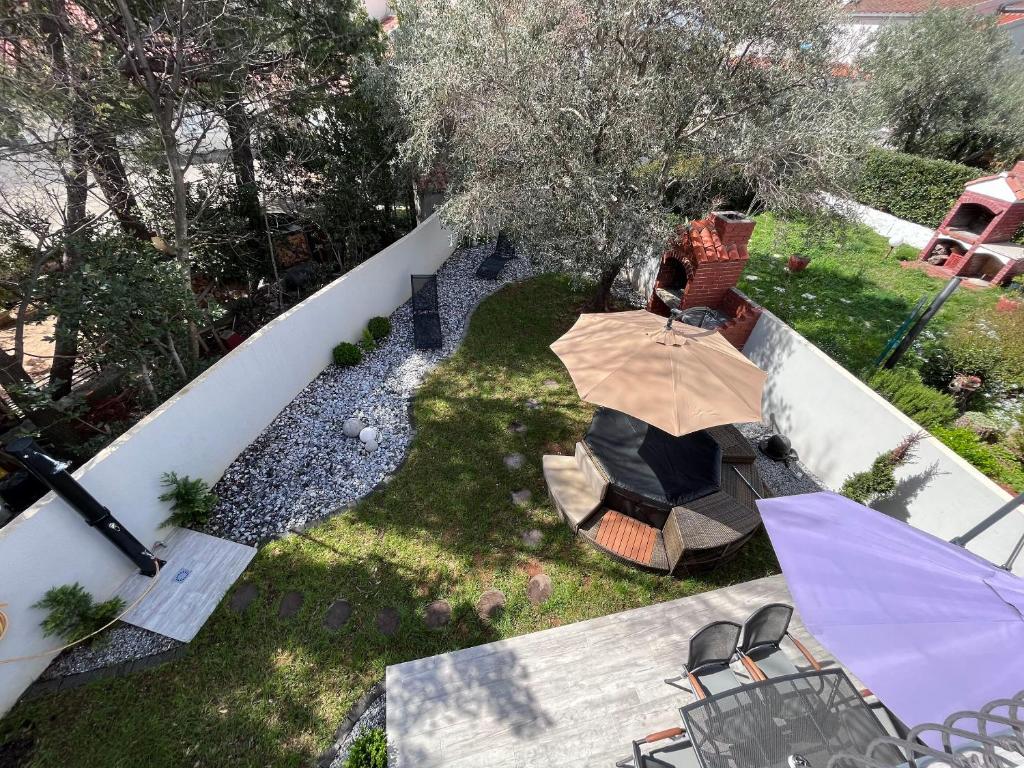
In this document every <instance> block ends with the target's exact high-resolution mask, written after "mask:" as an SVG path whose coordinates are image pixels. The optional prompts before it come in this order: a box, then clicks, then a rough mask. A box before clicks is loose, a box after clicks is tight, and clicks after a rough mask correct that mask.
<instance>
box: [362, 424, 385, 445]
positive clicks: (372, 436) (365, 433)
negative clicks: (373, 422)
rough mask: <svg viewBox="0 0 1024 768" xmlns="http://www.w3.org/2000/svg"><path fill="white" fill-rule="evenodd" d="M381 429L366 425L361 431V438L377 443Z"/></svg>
mask: <svg viewBox="0 0 1024 768" xmlns="http://www.w3.org/2000/svg"><path fill="white" fill-rule="evenodd" d="M379 436H380V430H378V429H377V428H376V427H365V428H364V429H363V430H361V431H360V432H359V439H360V440H361V441H362V442H364V443H376V442H377V438H378V437H379Z"/></svg>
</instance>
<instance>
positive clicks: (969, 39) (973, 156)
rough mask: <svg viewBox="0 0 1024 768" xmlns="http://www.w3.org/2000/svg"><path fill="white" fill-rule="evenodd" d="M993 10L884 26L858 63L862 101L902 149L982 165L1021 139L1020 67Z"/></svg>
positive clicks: (939, 12) (947, 12) (1014, 150)
mask: <svg viewBox="0 0 1024 768" xmlns="http://www.w3.org/2000/svg"><path fill="white" fill-rule="evenodd" d="M997 21H998V14H985V15H982V14H978V13H976V12H975V11H974V10H972V9H969V8H964V9H962V10H954V9H939V8H938V7H935V8H933V9H932V10H929V11H927V12H926V13H924V14H921V15H918V16H914V17H911V18H910V19H908V20H907V21H906V22H905V23H901V24H889V25H886V26H884V27H883V28H882V30H881V31H880V32H879V34H878V37H877V39H876V40H875V41H874V45H873V46H872V47H871V48H870V49H869V50H868V52H867V54H866V55H865V56H864V57H863V58H862V60H861V61H860V66H861V67H862V68H863V70H864V74H865V77H864V87H865V89H866V91H867V99H866V102H867V104H868V105H870V107H873V108H874V109H875V110H876V112H877V117H878V119H879V121H880V122H881V124H883V125H884V126H886V127H887V128H888V129H889V141H890V142H891V143H892V144H893V146H895V147H896V148H898V149H901V150H903V151H904V152H912V153H914V154H920V155H927V156H929V157H935V158H940V159H945V160H954V161H958V162H965V163H970V164H971V165H974V166H978V167H987V166H990V165H991V164H993V163H994V162H995V161H998V160H1007V159H1010V160H1012V159H1014V158H1015V156H1016V155H1017V154H1018V153H1019V151H1020V149H1021V147H1022V144H1024V141H1022V138H1024V116H1022V114H1021V112H1022V106H1024V70H1022V68H1021V62H1020V57H1019V56H1017V55H1016V53H1015V51H1016V46H1015V45H1014V44H1013V43H1012V41H1011V40H1010V36H1009V35H1008V34H1007V32H1006V30H1005V29H1003V28H1001V27H999V26H998V24H997Z"/></svg>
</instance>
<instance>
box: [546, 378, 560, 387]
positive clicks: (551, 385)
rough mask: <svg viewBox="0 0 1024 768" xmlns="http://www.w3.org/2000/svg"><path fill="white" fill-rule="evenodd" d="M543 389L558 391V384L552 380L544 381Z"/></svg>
mask: <svg viewBox="0 0 1024 768" xmlns="http://www.w3.org/2000/svg"><path fill="white" fill-rule="evenodd" d="M544 388H545V389H558V382H557V381H555V380H554V379H544Z"/></svg>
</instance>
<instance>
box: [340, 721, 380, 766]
mask: <svg viewBox="0 0 1024 768" xmlns="http://www.w3.org/2000/svg"><path fill="white" fill-rule="evenodd" d="M387 766H388V737H387V734H385V733H384V731H383V729H381V728H371V729H370V730H367V731H363V732H362V733H360V734H359V735H358V736H357V737H356V738H355V740H354V741H353V742H352V746H351V747H349V752H348V757H347V758H346V759H345V766H344V768H387Z"/></svg>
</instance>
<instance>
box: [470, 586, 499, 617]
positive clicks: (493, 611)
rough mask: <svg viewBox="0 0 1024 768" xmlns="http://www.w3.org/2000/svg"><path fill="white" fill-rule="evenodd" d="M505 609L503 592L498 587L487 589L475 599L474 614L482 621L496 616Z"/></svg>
mask: <svg viewBox="0 0 1024 768" xmlns="http://www.w3.org/2000/svg"><path fill="white" fill-rule="evenodd" d="M503 610H505V593H504V592H502V591H501V590H500V589H489V590H487V591H486V592H484V593H483V594H482V595H480V599H479V600H477V601H476V615H477V616H479V617H480V618H481V619H483V620H484V621H491V620H492V619H496V618H498V616H500V615H501V612H502V611H503Z"/></svg>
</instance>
